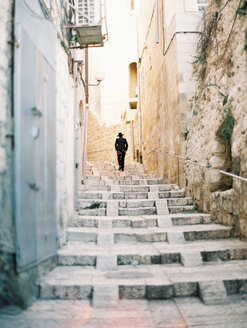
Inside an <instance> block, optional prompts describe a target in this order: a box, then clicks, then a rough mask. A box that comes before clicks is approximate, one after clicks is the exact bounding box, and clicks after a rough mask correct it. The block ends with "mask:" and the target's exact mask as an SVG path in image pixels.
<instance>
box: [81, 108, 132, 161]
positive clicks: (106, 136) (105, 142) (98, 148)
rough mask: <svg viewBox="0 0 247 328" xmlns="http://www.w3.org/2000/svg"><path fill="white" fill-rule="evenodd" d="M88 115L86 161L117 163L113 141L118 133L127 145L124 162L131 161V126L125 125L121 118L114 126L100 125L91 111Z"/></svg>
mask: <svg viewBox="0 0 247 328" xmlns="http://www.w3.org/2000/svg"><path fill="white" fill-rule="evenodd" d="M88 114H89V115H88V143H87V160H88V161H109V162H115V163H117V156H116V151H115V140H116V138H117V135H118V133H119V132H122V133H123V134H124V137H125V138H126V139H127V141H128V144H129V150H128V151H127V154H126V161H132V156H131V153H132V152H131V142H130V141H131V125H130V124H126V120H125V118H124V117H123V119H122V120H121V122H120V123H118V124H116V125H113V126H107V125H106V124H101V123H100V121H99V119H98V117H97V116H96V115H95V114H94V113H92V112H91V111H89V113H88Z"/></svg>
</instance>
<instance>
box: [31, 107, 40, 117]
mask: <svg viewBox="0 0 247 328" xmlns="http://www.w3.org/2000/svg"><path fill="white" fill-rule="evenodd" d="M32 113H33V115H34V116H42V115H43V114H42V112H41V111H40V110H39V109H38V108H37V107H32Z"/></svg>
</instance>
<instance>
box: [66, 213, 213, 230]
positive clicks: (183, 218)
mask: <svg viewBox="0 0 247 328" xmlns="http://www.w3.org/2000/svg"><path fill="white" fill-rule="evenodd" d="M169 220H170V221H171V224H170V226H172V225H174V226H176V225H192V224H210V223H213V219H212V216H211V215H210V214H203V213H188V214H187V213H182V214H171V215H168V216H158V215H151V214H150V215H143V216H132V217H129V218H126V217H122V216H119V217H108V216H103V217H99V216H97V217H85V216H82V217H80V216H79V217H77V218H76V219H75V222H74V224H73V225H72V226H74V227H89V228H90V227H94V228H97V227H98V225H99V223H102V222H111V224H112V226H113V227H132V228H144V227H158V226H160V227H161V225H162V223H163V222H166V221H169Z"/></svg>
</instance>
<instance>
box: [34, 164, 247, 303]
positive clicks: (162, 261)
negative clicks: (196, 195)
mask: <svg viewBox="0 0 247 328" xmlns="http://www.w3.org/2000/svg"><path fill="white" fill-rule="evenodd" d="M79 198H80V211H79V216H78V217H77V218H75V221H74V224H73V226H71V227H69V228H68V243H67V245H66V246H64V247H63V248H62V249H60V250H59V251H58V264H59V266H58V267H56V268H55V269H54V270H52V271H51V272H50V273H48V274H47V275H46V276H45V277H44V278H43V279H42V280H41V281H40V297H41V298H44V299H84V298H92V299H93V305H94V306H98V307H108V306H114V304H116V302H117V301H118V299H119V298H120V299H121V298H128V299H141V298H148V299H168V298H173V297H181V296H198V297H200V298H201V300H202V301H203V302H204V303H206V304H219V303H226V302H227V301H228V295H229V294H237V293H239V291H240V290H241V288H244V287H246V285H247V261H246V259H247V244H246V243H245V242H242V241H240V240H238V239H236V238H233V237H232V229H231V228H230V227H225V226H222V225H219V224H215V223H214V222H213V219H212V217H211V215H210V214H203V213H197V211H196V209H195V206H194V205H193V200H192V198H191V197H186V195H185V192H184V190H182V189H179V188H178V187H177V186H175V185H173V184H169V185H167V184H163V181H162V180H161V179H157V178H155V177H153V176H149V175H147V174H144V171H143V167H142V166H141V165H140V164H129V165H126V171H125V172H121V173H120V172H119V171H118V170H117V169H116V168H115V167H114V166H113V165H112V164H109V163H107V164H104V163H101V164H97V165H90V169H89V172H88V176H87V179H86V180H85V181H84V184H83V185H81V187H80V192H79Z"/></svg>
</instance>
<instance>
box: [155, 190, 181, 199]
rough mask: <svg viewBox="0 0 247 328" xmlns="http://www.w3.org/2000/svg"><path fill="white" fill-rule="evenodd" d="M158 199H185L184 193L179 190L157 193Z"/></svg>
mask: <svg viewBox="0 0 247 328" xmlns="http://www.w3.org/2000/svg"><path fill="white" fill-rule="evenodd" d="M158 195H159V198H181V197H185V191H184V190H183V189H181V190H173V191H162V192H159V193H158Z"/></svg>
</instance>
